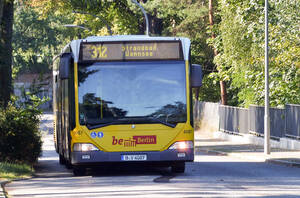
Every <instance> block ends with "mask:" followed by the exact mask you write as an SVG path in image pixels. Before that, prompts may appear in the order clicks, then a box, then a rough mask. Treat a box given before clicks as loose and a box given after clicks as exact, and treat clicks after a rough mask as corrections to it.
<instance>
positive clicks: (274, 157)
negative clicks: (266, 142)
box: [195, 131, 300, 167]
mask: <svg viewBox="0 0 300 198" xmlns="http://www.w3.org/2000/svg"><path fill="white" fill-rule="evenodd" d="M195 147H196V149H198V151H204V152H207V153H215V154H220V155H227V156H232V157H237V158H241V159H245V160H249V161H256V162H269V163H276V164H282V165H286V166H296V167H300V151H292V150H283V149H277V148H272V149H271V154H270V155H265V154H264V148H263V146H256V145H252V144H246V143H239V142H233V141H227V140H221V139H215V138H214V137H213V133H207V132H202V131H201V132H200V131H195Z"/></svg>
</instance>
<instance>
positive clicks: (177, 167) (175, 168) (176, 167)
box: [171, 162, 185, 173]
mask: <svg viewBox="0 0 300 198" xmlns="http://www.w3.org/2000/svg"><path fill="white" fill-rule="evenodd" d="M171 170H172V172H173V173H184V171H185V162H177V163H176V164H173V165H172V166H171Z"/></svg>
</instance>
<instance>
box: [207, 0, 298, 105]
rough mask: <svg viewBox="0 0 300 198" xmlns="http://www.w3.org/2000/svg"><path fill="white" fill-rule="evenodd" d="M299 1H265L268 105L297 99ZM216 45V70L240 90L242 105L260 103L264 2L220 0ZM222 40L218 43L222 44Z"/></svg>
mask: <svg viewBox="0 0 300 198" xmlns="http://www.w3.org/2000/svg"><path fill="white" fill-rule="evenodd" d="M299 10H300V2H299V1H295V0H285V1H279V0H269V55H270V56H269V57H270V59H269V67H270V103H271V105H272V106H281V105H284V104H286V103H298V104H299V103H300V98H299V97H300V94H299V93H300V76H299V73H300V67H299V65H300V63H299V58H300V41H299V38H300V35H299V34H300V33H299V28H300V25H299V21H300V14H299ZM219 15H220V17H221V19H222V20H221V22H220V24H218V36H217V38H216V39H215V40H214V45H215V46H217V47H218V48H219V52H220V54H219V55H218V56H217V57H215V63H216V64H217V65H218V69H219V70H220V71H221V72H220V73H216V74H214V75H212V76H213V77H214V78H215V79H223V80H227V81H228V82H230V83H231V88H234V89H238V90H239V91H238V98H237V102H238V103H239V105H241V106H248V105H249V104H259V105H263V104H264V58H265V57H264V2H263V1H260V0H245V1H235V0H230V1H229V0H221V1H220V3H219ZM220 41H221V44H220Z"/></svg>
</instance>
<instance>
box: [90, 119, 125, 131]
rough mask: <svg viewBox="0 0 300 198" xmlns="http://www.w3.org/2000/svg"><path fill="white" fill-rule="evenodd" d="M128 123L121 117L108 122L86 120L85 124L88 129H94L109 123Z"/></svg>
mask: <svg viewBox="0 0 300 198" xmlns="http://www.w3.org/2000/svg"><path fill="white" fill-rule="evenodd" d="M126 123H128V121H127V120H121V119H116V120H111V121H108V122H101V123H99V122H96V123H95V122H86V126H87V128H88V129H96V128H101V127H105V126H109V125H113V124H126Z"/></svg>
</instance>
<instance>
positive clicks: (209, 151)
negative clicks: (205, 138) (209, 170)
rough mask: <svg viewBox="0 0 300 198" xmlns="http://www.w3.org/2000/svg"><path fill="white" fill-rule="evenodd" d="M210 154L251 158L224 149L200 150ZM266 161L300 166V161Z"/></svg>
mask: <svg viewBox="0 0 300 198" xmlns="http://www.w3.org/2000/svg"><path fill="white" fill-rule="evenodd" d="M199 151H202V152H205V153H208V154H213V155H221V156H231V157H238V158H243V159H251V158H248V157H244V156H243V155H240V154H236V153H227V152H223V151H216V150H205V149H204V150H201V149H200V150H199ZM265 162H266V163H271V164H277V165H283V166H290V167H297V168H300V163H297V162H291V161H288V160H278V159H266V160H265Z"/></svg>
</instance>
